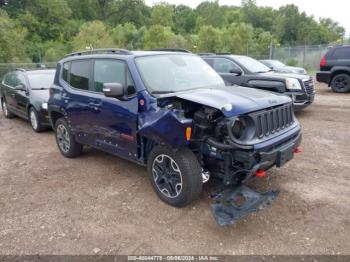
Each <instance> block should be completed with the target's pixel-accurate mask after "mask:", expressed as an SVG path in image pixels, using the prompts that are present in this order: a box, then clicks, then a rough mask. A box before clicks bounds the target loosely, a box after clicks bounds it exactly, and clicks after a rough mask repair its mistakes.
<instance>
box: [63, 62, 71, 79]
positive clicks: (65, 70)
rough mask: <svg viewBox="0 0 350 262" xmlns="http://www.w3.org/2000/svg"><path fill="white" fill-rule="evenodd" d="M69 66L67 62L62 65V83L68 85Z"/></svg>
mask: <svg viewBox="0 0 350 262" xmlns="http://www.w3.org/2000/svg"><path fill="white" fill-rule="evenodd" d="M69 66H70V63H69V62H66V63H64V64H63V69H62V78H63V80H64V81H66V82H67V83H69V78H68V76H69Z"/></svg>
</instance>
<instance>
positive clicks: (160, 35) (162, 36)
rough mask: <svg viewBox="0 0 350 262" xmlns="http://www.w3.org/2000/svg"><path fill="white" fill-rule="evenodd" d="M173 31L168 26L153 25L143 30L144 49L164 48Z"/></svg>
mask: <svg viewBox="0 0 350 262" xmlns="http://www.w3.org/2000/svg"><path fill="white" fill-rule="evenodd" d="M173 35H174V33H173V32H172V31H171V29H170V27H164V26H161V25H153V26H151V27H150V28H149V29H148V30H147V31H146V32H145V42H144V47H145V49H155V48H165V47H167V41H168V40H169V38H170V37H172V36H173Z"/></svg>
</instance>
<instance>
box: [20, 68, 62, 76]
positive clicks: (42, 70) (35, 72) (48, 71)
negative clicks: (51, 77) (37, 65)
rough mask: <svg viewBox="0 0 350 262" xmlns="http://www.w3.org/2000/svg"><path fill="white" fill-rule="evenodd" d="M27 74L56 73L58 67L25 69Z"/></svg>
mask: <svg viewBox="0 0 350 262" xmlns="http://www.w3.org/2000/svg"><path fill="white" fill-rule="evenodd" d="M25 72H26V73H27V74H30V75H35V74H37V75H39V74H50V73H55V72H56V69H38V70H26V71H25Z"/></svg>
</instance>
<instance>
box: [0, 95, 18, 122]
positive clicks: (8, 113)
mask: <svg viewBox="0 0 350 262" xmlns="http://www.w3.org/2000/svg"><path fill="white" fill-rule="evenodd" d="M1 108H2V112H3V113H4V116H5V117H6V118H13V117H14V116H15V115H14V114H13V113H12V112H11V111H10V109H9V108H8V107H7V103H6V101H5V99H1Z"/></svg>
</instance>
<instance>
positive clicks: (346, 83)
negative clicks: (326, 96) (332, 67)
mask: <svg viewBox="0 0 350 262" xmlns="http://www.w3.org/2000/svg"><path fill="white" fill-rule="evenodd" d="M331 87H332V90H333V91H334V92H336V93H347V92H350V76H349V75H347V74H339V75H336V76H335V77H334V78H333V79H332V82H331Z"/></svg>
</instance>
